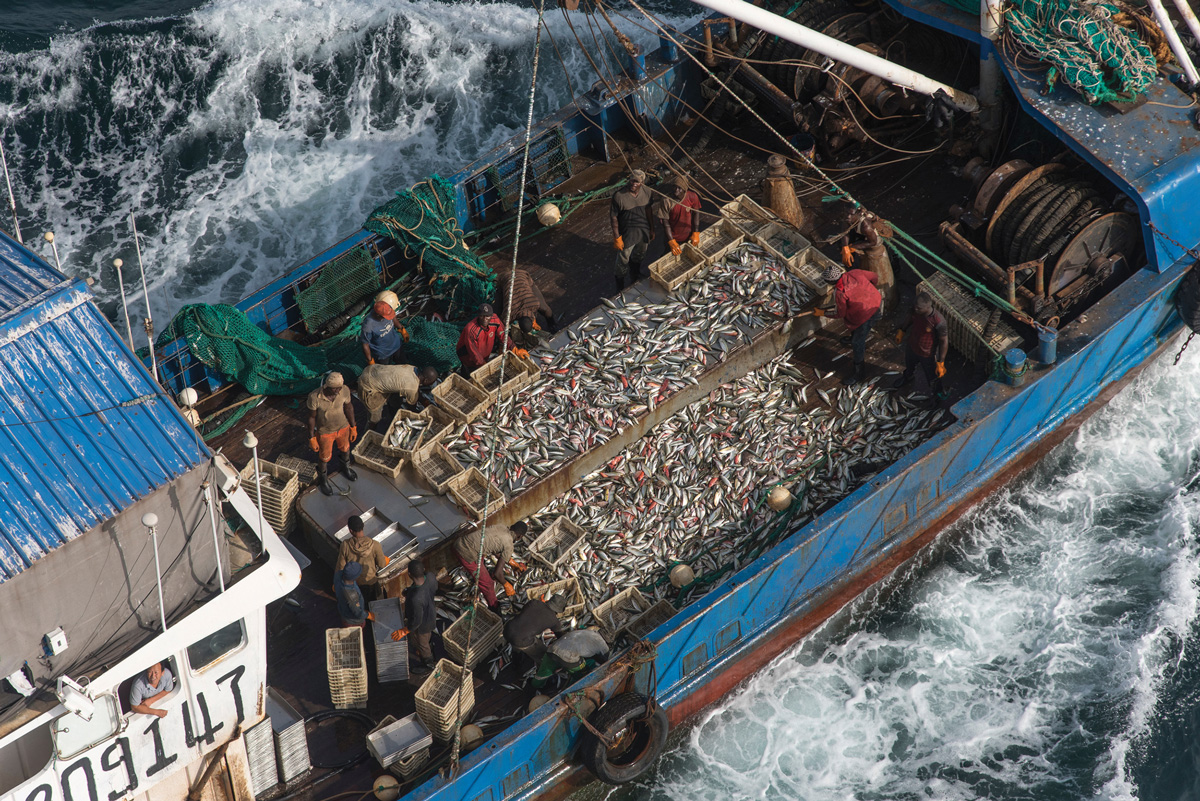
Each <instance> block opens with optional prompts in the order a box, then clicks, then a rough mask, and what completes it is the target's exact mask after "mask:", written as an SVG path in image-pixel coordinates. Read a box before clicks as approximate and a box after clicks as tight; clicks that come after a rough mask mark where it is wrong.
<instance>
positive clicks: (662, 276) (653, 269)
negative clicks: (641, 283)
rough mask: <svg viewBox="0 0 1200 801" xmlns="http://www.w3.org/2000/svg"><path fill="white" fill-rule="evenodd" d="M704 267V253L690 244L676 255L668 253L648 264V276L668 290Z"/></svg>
mask: <svg viewBox="0 0 1200 801" xmlns="http://www.w3.org/2000/svg"><path fill="white" fill-rule="evenodd" d="M702 267H704V254H702V253H701V252H700V251H699V250H697V249H696V248H694V247H692V245H690V244H685V245H684V246H683V252H682V253H680V254H679V255H678V256H676V255H675V254H674V253H668V254H667V255H665V256H663V257H662V258H661V259H658V260H657V261H655V262H652V263H651V264H650V278H651V279H652V280H653V281H654V283H656V284H658V285H659V286H661V287H662V288H663V289H665V290H666V291H668V292H673V291H674V290H676V289H678V288H679V287H681V286H683V285H684V284H686V283H687V282H688V281H690V280H692V278H694V277H695V276H696V273H698V272H700V269H701V268H702Z"/></svg>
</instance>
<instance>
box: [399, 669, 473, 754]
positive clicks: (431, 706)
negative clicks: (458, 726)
mask: <svg viewBox="0 0 1200 801" xmlns="http://www.w3.org/2000/svg"><path fill="white" fill-rule="evenodd" d="M464 672H465V673H466V676H465V681H464V676H463V673H464ZM460 690H461V691H462V715H463V720H466V719H467V718H469V717H470V716H471V712H472V711H474V709H475V685H474V680H473V679H472V677H471V671H469V670H467V669H466V668H461V667H459V666H458V665H456V664H454V663H453V662H451V661H450V660H449V659H439V660H438V663H437V665H436V666H435V667H434V669H433V672H432V673H430V674H429V678H427V679H425V683H424V684H422V685H421V688H420V689H419V690H417V692H416V695H415V696H414V698H413V700H414V701H415V702H416V705H417V715H419V716H420V718H421V722H422V723H424V724H425V726H426V728H428V729H429V731H430V732H431V733H432V734H433V736H434V738H435V739H437V740H439V741H441V742H447V741H449V740H450V739H451V737H453V735H454V724H455V723H456V722H457V720H458V711H459V710H458V707H459V691H460Z"/></svg>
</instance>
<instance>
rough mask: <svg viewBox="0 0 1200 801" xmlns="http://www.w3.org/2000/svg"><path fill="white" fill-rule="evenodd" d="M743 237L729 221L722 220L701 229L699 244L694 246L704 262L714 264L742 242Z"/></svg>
mask: <svg viewBox="0 0 1200 801" xmlns="http://www.w3.org/2000/svg"><path fill="white" fill-rule="evenodd" d="M745 238H746V237H745V235H744V234H742V233H741V232H740V231H738V230H737V229H736V228H735V227H734V226H733V225H731V224H730V223H729V222H727V221H722V222H719V223H717V224H716V225H714V226H712V227H710V228H707V229H705V230H703V231H701V232H700V244H699V245H696V246H695V247H696V249H697V250H698V251H699V252H700V254H701V255H702V256H703V257H704V263H705V264H716V263H717V262H719V261H720V260H721V259H723V258H724V257H725V254H727V253H728V252H729V251H731V250H733V249H734V248H736V247H737V246H738V245H740V244H742V241H743V240H745ZM688 247H691V245H690V244H689V245H688Z"/></svg>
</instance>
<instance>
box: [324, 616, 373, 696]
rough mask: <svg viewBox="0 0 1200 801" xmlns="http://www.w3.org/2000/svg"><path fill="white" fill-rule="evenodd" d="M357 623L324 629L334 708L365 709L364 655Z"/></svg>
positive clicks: (326, 667) (365, 674) (365, 680)
mask: <svg viewBox="0 0 1200 801" xmlns="http://www.w3.org/2000/svg"><path fill="white" fill-rule="evenodd" d="M362 636H363V630H362V629H361V628H359V627H358V626H349V627H347V628H344V629H325V670H326V672H328V674H329V695H330V698H331V699H332V700H333V705H334V706H335V707H336V708H338V709H366V708H367V657H366V654H365V652H364V651H363V640H362Z"/></svg>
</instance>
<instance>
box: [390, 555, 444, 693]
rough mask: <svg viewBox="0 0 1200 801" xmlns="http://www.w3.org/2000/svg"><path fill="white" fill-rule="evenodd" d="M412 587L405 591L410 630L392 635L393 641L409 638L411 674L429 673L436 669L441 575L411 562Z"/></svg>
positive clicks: (423, 565)
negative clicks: (435, 632) (432, 643)
mask: <svg viewBox="0 0 1200 801" xmlns="http://www.w3.org/2000/svg"><path fill="white" fill-rule="evenodd" d="M408 576H409V578H411V579H412V585H411V586H410V587H409V588H408V589H406V590H405V591H404V623H405V625H406V626H407V628H403V629H400V631H397V632H396V633H395V634H393V635H392V639H393V640H402V639H404V637H406V636H407V637H408V638H409V648H408V669H409V672H411V673H418V674H419V673H428V672H429V671H430V670H432V669H433V648H432V647H431V646H430V640H431V639H432V638H433V625H434V623H436V622H437V604H436V602H435V601H434V596H435V595H437V591H438V581H437V576H436V575H434V574H433V572H432V571H427V570H426V569H425V563H424V562H422V561H421V560H420V559H413V560H412V561H411V562H409V563H408Z"/></svg>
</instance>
